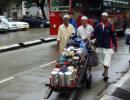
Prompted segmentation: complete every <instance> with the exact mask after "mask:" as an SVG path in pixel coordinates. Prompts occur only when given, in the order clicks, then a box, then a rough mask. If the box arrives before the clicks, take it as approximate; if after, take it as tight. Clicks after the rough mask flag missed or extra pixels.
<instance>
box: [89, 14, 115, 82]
mask: <svg viewBox="0 0 130 100" xmlns="http://www.w3.org/2000/svg"><path fill="white" fill-rule="evenodd" d="M94 38H96V52H97V53H98V58H99V61H100V62H101V63H102V64H103V67H104V71H103V73H102V75H103V79H104V81H107V80H108V79H109V77H108V70H109V67H110V65H111V59H112V55H113V53H114V51H113V50H115V51H117V42H116V35H115V28H114V25H113V24H112V23H111V22H109V20H108V13H107V12H103V13H102V14H101V22H100V23H98V24H97V25H96V26H95V29H94V32H93V35H92V37H91V39H94Z"/></svg>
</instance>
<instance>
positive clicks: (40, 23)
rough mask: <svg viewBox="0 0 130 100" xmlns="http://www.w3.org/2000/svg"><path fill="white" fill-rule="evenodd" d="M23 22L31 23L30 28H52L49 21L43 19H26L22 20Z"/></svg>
mask: <svg viewBox="0 0 130 100" xmlns="http://www.w3.org/2000/svg"><path fill="white" fill-rule="evenodd" d="M21 21H23V22H27V23H29V26H30V27H41V28H44V27H49V26H50V22H49V21H48V20H44V19H43V18H41V17H25V18H23V19H21Z"/></svg>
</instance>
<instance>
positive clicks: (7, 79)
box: [0, 60, 56, 84]
mask: <svg viewBox="0 0 130 100" xmlns="http://www.w3.org/2000/svg"><path fill="white" fill-rule="evenodd" d="M53 63H56V60H54V61H51V62H49V63H47V64H44V65H41V66H40V68H43V67H46V66H48V65H50V64H53ZM12 79H14V77H9V78H6V79H3V80H1V81H0V84H2V83H4V82H7V81H9V80H12Z"/></svg>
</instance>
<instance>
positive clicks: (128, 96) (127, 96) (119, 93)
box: [112, 88, 130, 100]
mask: <svg viewBox="0 0 130 100" xmlns="http://www.w3.org/2000/svg"><path fill="white" fill-rule="evenodd" d="M112 96H115V97H118V98H121V99H123V100H130V92H128V91H126V90H124V89H121V88H117V89H116V90H115V91H114V92H113V93H112Z"/></svg>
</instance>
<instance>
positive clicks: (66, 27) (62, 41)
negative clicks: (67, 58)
mask: <svg viewBox="0 0 130 100" xmlns="http://www.w3.org/2000/svg"><path fill="white" fill-rule="evenodd" d="M69 19H70V16H69V15H67V14H66V15H64V16H63V24H61V25H60V26H59V29H58V36H57V45H58V49H59V53H61V52H62V51H63V50H64V48H65V46H66V44H67V41H68V40H69V37H70V36H71V34H72V33H75V29H74V27H73V25H71V24H69Z"/></svg>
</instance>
